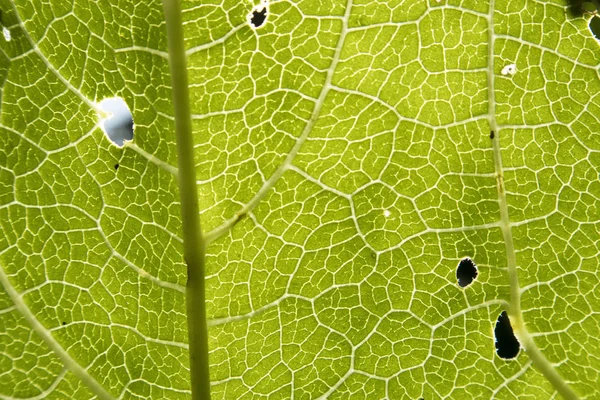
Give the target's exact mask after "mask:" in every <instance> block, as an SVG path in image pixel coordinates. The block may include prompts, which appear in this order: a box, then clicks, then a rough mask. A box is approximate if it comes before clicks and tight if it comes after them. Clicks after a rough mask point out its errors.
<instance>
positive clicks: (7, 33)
mask: <svg viewBox="0 0 600 400" xmlns="http://www.w3.org/2000/svg"><path fill="white" fill-rule="evenodd" d="M2 34H3V35H4V40H6V41H7V42H10V40H11V39H12V36H11V35H10V30H9V29H8V28H7V27H4V28H3V29H2Z"/></svg>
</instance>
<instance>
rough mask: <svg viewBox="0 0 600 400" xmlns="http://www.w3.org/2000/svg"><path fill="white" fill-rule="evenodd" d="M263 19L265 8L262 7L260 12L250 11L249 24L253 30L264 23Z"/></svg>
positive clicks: (264, 17) (265, 13) (265, 16)
mask: <svg viewBox="0 0 600 400" xmlns="http://www.w3.org/2000/svg"><path fill="white" fill-rule="evenodd" d="M265 19H267V7H263V9H262V10H261V11H257V10H254V11H252V18H251V19H250V23H252V25H253V26H254V27H255V28H258V27H260V26H261V25H262V24H264V23H265Z"/></svg>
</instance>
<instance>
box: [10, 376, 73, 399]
mask: <svg viewBox="0 0 600 400" xmlns="http://www.w3.org/2000/svg"><path fill="white" fill-rule="evenodd" d="M67 371H68V370H67V368H63V369H62V371H61V372H60V374H58V375H57V376H56V379H54V382H52V384H51V385H50V386H48V388H47V389H46V390H44V391H42V392H41V393H40V394H38V395H37V396H32V397H11V396H4V395H0V398H2V399H3V400H39V399H46V398H48V396H49V395H50V393H52V392H53V391H54V390H55V389H56V387H57V386H58V384H59V383H60V382H61V381H62V380H63V378H64V377H65V375H66V373H67Z"/></svg>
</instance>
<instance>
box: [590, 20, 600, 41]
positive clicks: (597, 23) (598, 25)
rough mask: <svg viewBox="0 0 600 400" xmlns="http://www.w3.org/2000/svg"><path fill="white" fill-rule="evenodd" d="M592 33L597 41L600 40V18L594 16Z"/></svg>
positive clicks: (591, 25) (591, 21) (591, 26)
mask: <svg viewBox="0 0 600 400" xmlns="http://www.w3.org/2000/svg"><path fill="white" fill-rule="evenodd" d="M590 31H591V32H592V34H593V35H594V37H595V38H596V39H598V40H600V17H598V16H594V17H593V18H592V19H591V20H590Z"/></svg>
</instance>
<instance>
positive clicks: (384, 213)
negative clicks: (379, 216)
mask: <svg viewBox="0 0 600 400" xmlns="http://www.w3.org/2000/svg"><path fill="white" fill-rule="evenodd" d="M390 215H392V213H391V212H390V210H385V211H384V212H383V216H384V217H386V218H388V217H389V216H390Z"/></svg>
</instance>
